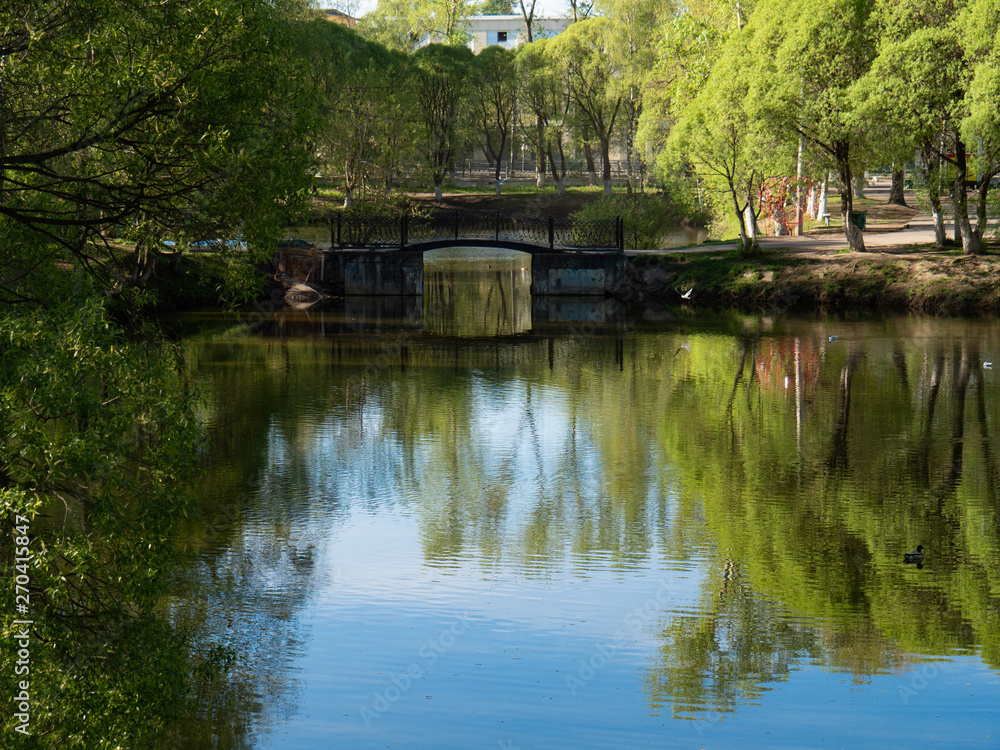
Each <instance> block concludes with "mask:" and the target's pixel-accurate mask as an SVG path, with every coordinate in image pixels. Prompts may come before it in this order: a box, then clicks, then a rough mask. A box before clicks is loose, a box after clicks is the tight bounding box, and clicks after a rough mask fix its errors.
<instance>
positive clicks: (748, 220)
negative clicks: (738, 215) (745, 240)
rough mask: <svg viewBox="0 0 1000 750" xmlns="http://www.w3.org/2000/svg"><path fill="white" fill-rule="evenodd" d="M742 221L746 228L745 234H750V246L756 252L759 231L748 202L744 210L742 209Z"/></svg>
mask: <svg viewBox="0 0 1000 750" xmlns="http://www.w3.org/2000/svg"><path fill="white" fill-rule="evenodd" d="M743 219H744V222H745V224H744V226H746V228H747V232H748V233H749V234H750V246H751V247H752V248H753V249H754V252H756V251H757V249H758V248H759V247H760V240H759V239H757V238H758V237H759V236H760V229H759V227H758V226H757V215H756V214H755V213H754V210H753V206H752V205H751V204H750V202H749V201H748V202H747V205H746V208H744V209H743Z"/></svg>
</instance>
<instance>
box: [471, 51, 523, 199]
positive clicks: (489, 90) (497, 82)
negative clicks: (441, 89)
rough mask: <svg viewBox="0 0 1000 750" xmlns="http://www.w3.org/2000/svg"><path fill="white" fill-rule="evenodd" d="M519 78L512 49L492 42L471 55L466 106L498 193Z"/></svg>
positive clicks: (509, 136) (510, 136)
mask: <svg viewBox="0 0 1000 750" xmlns="http://www.w3.org/2000/svg"><path fill="white" fill-rule="evenodd" d="M519 87H520V79H519V77H518V75H517V57H516V55H515V54H514V52H512V51H510V50H507V49H504V48H503V47H500V46H497V45H492V46H490V47H487V48H486V49H484V50H483V51H482V52H480V53H479V54H478V55H477V56H476V57H474V58H473V66H472V72H471V81H470V85H469V108H470V110H471V112H472V116H473V118H474V120H475V122H476V126H477V129H478V131H479V135H480V137H481V138H482V141H481V145H482V147H483V151H484V153H485V154H486V158H487V159H488V160H489V162H490V164H491V165H492V166H493V179H494V180H496V183H497V195H500V170H501V168H502V166H503V157H504V154H506V153H507V146H508V144H509V143H510V141H511V139H512V138H513V135H514V133H513V130H514V112H515V109H516V106H517V99H518V90H519Z"/></svg>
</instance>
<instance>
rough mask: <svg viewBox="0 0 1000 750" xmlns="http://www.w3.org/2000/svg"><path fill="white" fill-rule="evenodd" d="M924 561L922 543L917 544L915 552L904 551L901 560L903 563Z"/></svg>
mask: <svg viewBox="0 0 1000 750" xmlns="http://www.w3.org/2000/svg"><path fill="white" fill-rule="evenodd" d="M923 561H924V547H923V545H922V544H918V545H917V551H916V552H904V553H903V562H905V563H922V562H923Z"/></svg>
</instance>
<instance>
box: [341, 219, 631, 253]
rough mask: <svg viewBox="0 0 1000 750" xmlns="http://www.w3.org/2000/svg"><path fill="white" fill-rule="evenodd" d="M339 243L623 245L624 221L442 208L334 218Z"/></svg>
mask: <svg viewBox="0 0 1000 750" xmlns="http://www.w3.org/2000/svg"><path fill="white" fill-rule="evenodd" d="M330 234H331V240H332V244H333V246H334V247H338V248H349V247H352V248H356V247H372V248H399V249H403V248H406V247H408V246H411V245H416V244H422V243H433V242H453V241H459V240H475V241H477V242H489V241H493V242H506V243H515V244H523V245H531V246H535V247H540V248H544V247H547V248H548V249H550V250H619V251H620V250H623V249H624V247H625V244H624V242H625V224H624V221H623V220H622V219H621V217H617V218H614V219H557V218H554V217H552V216H549V217H545V218H543V217H540V216H525V215H522V214H505V213H501V212H499V211H438V212H436V213H434V214H432V215H430V216H410V215H408V214H401V215H398V216H385V215H381V216H379V215H369V216H361V215H354V216H351V215H349V214H348V215H345V214H343V213H336V214H334V215H333V216H332V217H331V221H330Z"/></svg>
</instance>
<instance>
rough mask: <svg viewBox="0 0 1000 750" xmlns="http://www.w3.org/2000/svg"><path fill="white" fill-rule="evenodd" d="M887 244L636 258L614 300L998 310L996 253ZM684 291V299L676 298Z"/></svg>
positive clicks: (933, 310) (773, 306)
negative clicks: (864, 248) (855, 249)
mask: <svg viewBox="0 0 1000 750" xmlns="http://www.w3.org/2000/svg"><path fill="white" fill-rule="evenodd" d="M997 252H998V251H997V249H996V247H994V248H991V249H990V254H985V255H977V256H967V255H963V254H962V253H961V250H960V249H959V250H954V251H952V250H943V251H942V250H934V249H933V247H932V246H931V247H929V248H928V247H926V246H917V247H911V246H893V247H885V248H882V249H879V250H877V251H874V252H867V253H845V252H842V251H841V250H832V249H815V248H811V247H805V246H804V247H801V248H795V247H771V246H769V245H766V246H765V248H764V250H763V251H762V253H761V254H760V255H759V256H757V257H754V258H750V259H744V258H739V257H737V254H736V252H735V251H732V250H730V251H726V250H718V251H711V250H708V251H702V252H692V251H687V252H685V251H681V252H672V253H643V254H640V255H636V256H634V257H633V258H632V270H633V273H632V276H631V278H630V281H629V283H628V284H627V285H625V286H624V287H623V288H622V289H620V290H619V296H620V297H622V298H625V299H629V298H632V299H635V300H636V301H639V302H648V301H655V302H660V303H669V304H676V303H683V304H689V305H697V304H712V305H730V306H735V307H740V308H747V309H777V310H787V309H799V310H801V309H807V308H815V309H825V310H837V311H841V310H869V311H872V310H885V311H902V310H908V311H914V312H924V313H935V314H948V315H964V314H989V313H997V312H1000V255H997ZM688 290H693V291H691V293H690V295H689V297H688V298H687V299H683V298H682V297H681V296H680V295H681V293H687V292H688Z"/></svg>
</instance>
